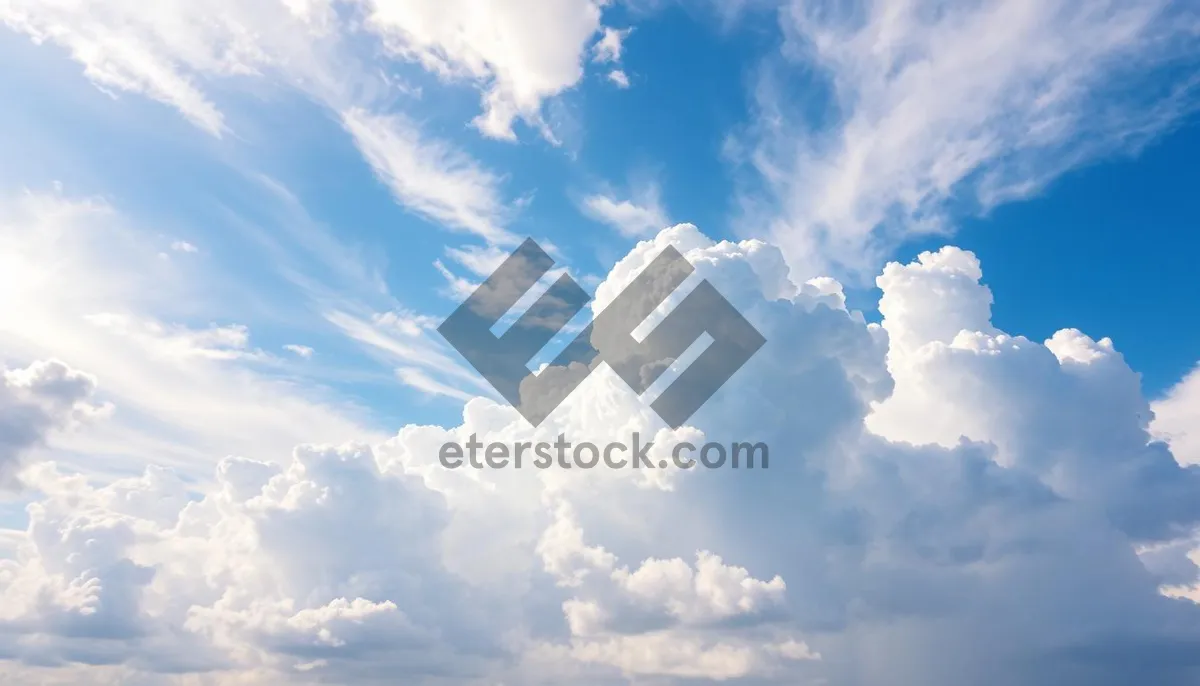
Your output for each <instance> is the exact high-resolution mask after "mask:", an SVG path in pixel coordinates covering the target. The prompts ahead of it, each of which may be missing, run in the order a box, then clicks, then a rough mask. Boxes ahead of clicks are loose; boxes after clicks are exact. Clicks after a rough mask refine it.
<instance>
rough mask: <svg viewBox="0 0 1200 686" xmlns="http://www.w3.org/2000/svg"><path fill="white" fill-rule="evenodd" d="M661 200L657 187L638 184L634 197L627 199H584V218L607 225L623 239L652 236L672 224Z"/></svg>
mask: <svg viewBox="0 0 1200 686" xmlns="http://www.w3.org/2000/svg"><path fill="white" fill-rule="evenodd" d="M660 196H661V193H660V191H659V188H658V184H656V183H646V184H639V186H638V187H637V188H636V189H635V190H634V192H633V196H632V197H630V198H626V199H622V198H618V197H616V196H614V195H612V194H605V193H595V194H592V195H588V196H586V197H584V198H583V200H582V202H581V209H582V210H583V212H584V214H586V215H588V216H589V217H592V218H593V219H596V220H598V221H601V222H604V223H605V224H608V225H609V226H611V227H613V228H614V229H616V230H617V231H619V232H620V233H621V235H623V236H629V237H643V236H650V235H653V234H655V233H657V232H659V231H661V230H662V229H664V228H665V227H667V226H668V225H670V223H671V220H670V219H669V218H668V217H667V212H666V210H665V209H664V208H663V206H662V198H661V197H660Z"/></svg>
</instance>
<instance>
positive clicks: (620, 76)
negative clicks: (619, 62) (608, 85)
mask: <svg viewBox="0 0 1200 686" xmlns="http://www.w3.org/2000/svg"><path fill="white" fill-rule="evenodd" d="M608 80H609V81H612V82H613V83H615V84H617V87H618V88H629V76H628V75H627V74H626V73H625V72H624V70H621V69H614V70H612V71H610V72H608Z"/></svg>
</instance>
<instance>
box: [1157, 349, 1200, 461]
mask: <svg viewBox="0 0 1200 686" xmlns="http://www.w3.org/2000/svg"><path fill="white" fill-rule="evenodd" d="M1150 407H1151V409H1152V410H1153V411H1154V421H1152V422H1151V423H1150V428H1151V430H1152V431H1153V432H1154V435H1155V437H1156V438H1158V439H1160V440H1163V441H1166V442H1167V444H1168V445H1170V446H1171V452H1172V453H1173V454H1174V455H1175V457H1176V458H1178V459H1179V461H1180V462H1183V463H1184V464H1189V465H1194V464H1200V368H1197V369H1193V370H1192V372H1191V373H1190V374H1188V375H1187V376H1185V377H1184V378H1183V380H1182V381H1180V382H1179V383H1178V384H1176V385H1175V386H1174V387H1172V388H1171V390H1169V391H1167V394H1166V396H1164V397H1163V398H1160V399H1158V400H1156V401H1155V402H1154V403H1152V404H1151V406H1150Z"/></svg>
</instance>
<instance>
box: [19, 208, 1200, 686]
mask: <svg viewBox="0 0 1200 686" xmlns="http://www.w3.org/2000/svg"><path fill="white" fill-rule="evenodd" d="M667 244H672V245H675V246H676V247H678V248H679V249H680V250H681V251H683V252H684V253H685V254H686V255H687V256H688V258H689V260H691V261H692V262H693V264H695V265H696V268H697V271H698V272H699V276H701V277H702V278H706V279H709V280H711V281H712V282H713V284H714V285H715V286H716V287H717V288H718V289H719V290H720V291H721V292H722V293H723V294H725V295H726V296H727V297H728V298H730V300H731V301H732V302H733V303H735V304H736V305H737V306H738V307H739V309H740V310H741V311H742V312H743V313H745V315H746V316H747V317H748V318H749V319H750V320H751V321H753V322H754V323H755V325H756V326H757V327H759V328H760V329H761V330H762V331H763V333H764V335H765V336H766V338H767V341H768V343H767V345H766V346H765V347H764V348H763V349H762V350H760V351H759V353H758V354H757V355H756V356H755V357H754V358H753V359H751V361H750V362H749V363H748V364H747V365H746V366H745V367H744V368H743V369H742V370H741V372H739V373H738V374H737V375H736V376H734V377H733V378H732V379H731V380H730V381H729V382H728V384H727V385H726V386H725V387H724V388H723V389H722V391H721V392H720V393H718V394H717V395H716V396H715V397H714V398H713V399H712V400H711V401H710V402H709V403H708V404H707V405H706V406H705V407H704V408H703V409H702V410H701V411H700V413H698V414H697V415H696V416H695V417H693V421H692V423H693V424H694V426H690V427H683V428H681V429H680V430H678V431H675V432H672V431H670V430H667V429H665V428H663V427H662V425H661V423H660V422H659V421H658V420H657V419H656V418H655V416H654V414H653V413H652V412H651V411H650V410H649V409H648V408H647V407H646V406H645V405H644V403H643V402H642V399H640V398H638V397H636V396H635V395H634V394H633V393H632V392H631V391H630V390H629V389H628V388H627V387H626V386H625V385H624V384H623V382H621V381H620V379H619V378H617V377H616V376H615V375H614V374H612V373H611V372H610V371H608V370H607V369H605V368H603V367H602V368H601V369H598V370H597V371H596V372H595V373H593V374H592V375H591V376H590V377H589V378H588V379H587V381H585V382H584V384H583V386H581V387H580V388H579V390H578V391H577V392H576V394H575V395H573V396H572V397H571V398H570V399H569V400H568V401H567V402H566V403H564V405H563V406H562V407H560V408H559V410H558V411H556V412H555V413H554V414H552V415H551V416H550V417H549V418H548V419H547V420H546V422H545V423H544V424H543V425H541V426H539V427H538V428H537V429H531V428H530V427H529V425H528V424H527V423H526V422H525V421H524V420H523V419H522V418H521V417H520V416H519V414H518V413H517V412H516V411H515V410H513V409H512V408H511V407H508V406H506V405H504V404H501V403H498V402H495V401H492V400H487V399H482V398H476V399H472V400H470V401H469V402H468V403H466V406H465V407H464V409H463V417H462V422H461V423H460V424H458V425H456V426H450V427H442V426H425V425H408V426H405V427H403V428H402V429H401V430H400V431H399V432H398V433H397V434H396V435H395V436H394V437H393V438H391V439H389V440H386V441H372V442H373V443H374V444H375V445H374V446H372V447H368V446H367V445H362V444H347V445H343V446H341V447H337V448H333V447H327V446H311V445H310V446H302V447H300V448H297V449H296V450H295V451H294V452H293V453H292V455H291V457H290V458H287V457H286V454H283V455H281V454H279V453H277V452H274V451H273V450H272V449H271V446H269V445H263V446H260V449H259V450H258V451H256V454H250V455H248V456H247V457H245V458H226V459H223V460H221V461H220V462H219V463H217V465H216V469H215V477H214V478H211V479H208V480H202V481H200V482H193V481H185V480H182V479H179V478H177V477H175V476H174V475H172V474H171V473H170V472H169V471H164V470H159V469H154V468H151V469H149V470H148V471H147V472H146V473H145V474H144V475H143V476H141V477H136V478H126V479H121V480H117V481H111V480H109V481H107V482H106V483H101V482H98V481H89V480H86V479H83V478H80V477H77V476H72V475H70V474H68V473H66V470H64V469H63V468H61V467H58V468H56V467H55V466H53V465H50V464H35V465H33V466H31V467H28V468H27V469H26V470H25V473H24V474H25V477H26V482H27V483H28V484H30V487H31V488H33V489H36V492H37V500H36V502H35V503H34V504H33V505H31V507H30V509H29V519H30V521H29V526H28V528H27V530H26V531H25V532H9V533H8V534H6V535H5V536H3V537H2V538H0V541H4V545H6V546H8V547H10V548H14V550H12V551H11V552H12V554H10V555H7V556H0V557H2V558H3V560H2V561H0V634H2V635H3V636H4V638H5V640H0V646H3V648H0V651H3V652H2V653H0V654H2V656H3V659H4V660H5V661H4V662H0V678H3V679H6V680H9V681H12V680H19V679H24V680H30V679H34V680H37V681H38V682H46V683H54V681H55V680H60V681H62V682H65V683H102V682H103V680H105V679H108V680H113V681H115V682H118V683H137V682H145V683H164V684H165V683H177V682H179V681H180V680H187V679H193V680H195V679H200V680H205V679H207V680H208V681H209V682H211V683H214V684H219V685H223V684H235V683H236V684H263V685H264V686H265V685H266V684H273V683H280V682H287V683H299V684H304V683H329V682H336V683H354V684H359V683H361V684H374V683H381V684H382V683H394V682H395V681H397V680H401V681H403V682H404V683H414V684H435V683H445V682H451V683H521V684H535V685H536V684H560V683H597V684H601V683H625V682H629V681H633V680H651V681H654V682H656V683H664V684H674V683H688V680H689V679H691V680H700V679H707V680H728V681H736V680H747V681H750V680H753V681H756V682H757V683H772V684H795V683H814V682H815V683H821V682H824V683H837V684H842V683H851V684H863V685H864V686H873V685H876V684H879V685H884V684H895V683H905V684H908V683H913V684H918V683H919V684H925V685H928V686H957V685H958V684H963V683H972V684H978V685H979V686H1001V685H1003V684H1012V683H1021V684H1026V685H1028V686H1050V685H1051V684H1061V683H1063V681H1064V679H1066V680H1068V681H1071V682H1079V683H1089V684H1098V685H1104V686H1107V685H1109V684H1112V685H1113V686H1116V685H1117V684H1127V683H1162V684H1173V683H1179V684H1184V683H1192V682H1194V680H1195V677H1196V675H1197V669H1198V668H1200V664H1197V661H1196V660H1194V659H1193V658H1191V657H1190V656H1191V655H1192V654H1193V653H1194V652H1195V651H1194V650H1193V648H1195V647H1196V646H1200V607H1197V606H1196V605H1194V604H1192V603H1191V602H1190V601H1186V600H1183V601H1180V600H1174V599H1170V598H1167V597H1165V596H1164V595H1162V594H1160V593H1159V592H1157V590H1156V589H1157V588H1158V587H1159V586H1167V585H1174V586H1176V587H1182V588H1187V587H1189V586H1190V585H1192V584H1195V583H1196V581H1197V580H1198V579H1200V568H1198V567H1197V566H1196V564H1195V563H1194V562H1192V561H1191V560H1190V559H1189V558H1188V553H1189V551H1191V549H1192V548H1195V547H1196V544H1195V543H1194V542H1193V541H1192V539H1191V533H1192V532H1193V531H1194V530H1195V529H1196V526H1197V524H1198V523H1200V509H1198V508H1197V506H1196V505H1195V503H1200V498H1198V497H1197V496H1198V495H1200V483H1198V482H1197V480H1196V472H1195V471H1194V469H1189V468H1183V467H1180V466H1179V465H1178V464H1177V463H1176V462H1175V461H1174V460H1173V459H1172V456H1171V454H1170V453H1169V452H1168V451H1167V450H1166V449H1165V448H1164V447H1163V446H1162V445H1161V444H1156V443H1152V442H1151V441H1150V436H1149V433H1148V432H1147V429H1146V426H1145V424H1146V420H1147V419H1148V414H1149V413H1148V410H1147V408H1148V405H1147V403H1146V402H1145V400H1144V399H1143V398H1142V397H1141V395H1140V390H1139V388H1138V379H1137V376H1136V374H1134V373H1133V371H1132V370H1130V369H1129V368H1128V366H1126V365H1125V363H1124V361H1123V360H1122V359H1121V357H1120V355H1119V354H1118V353H1117V352H1116V351H1115V346H1114V345H1113V344H1111V343H1110V342H1108V341H1094V340H1092V339H1090V338H1087V337H1086V336H1085V335H1083V334H1081V333H1079V332H1076V331H1072V330H1069V329H1068V330H1064V331H1062V332H1059V333H1058V334H1056V335H1055V336H1054V337H1052V338H1051V339H1050V340H1048V341H1046V342H1044V343H1036V342H1033V341H1029V340H1027V339H1024V338H1021V337H1019V336H1009V335H1008V334H1005V333H1003V332H1001V331H999V330H998V329H997V328H996V327H995V326H994V325H993V324H992V323H991V320H990V314H989V312H988V308H989V307H990V303H991V297H992V296H991V293H990V292H988V291H987V290H986V288H985V287H983V286H982V285H981V284H980V278H981V276H982V269H981V267H980V265H979V263H978V261H977V260H976V259H975V258H974V256H973V255H971V254H969V253H966V252H963V251H958V250H954V249H946V250H943V251H939V252H936V253H929V254H926V255H923V256H921V258H920V259H919V260H918V261H916V262H914V263H913V264H908V265H891V266H889V267H888V268H887V269H886V270H885V271H884V274H883V275H882V276H881V277H880V279H879V285H880V287H881V288H882V290H883V292H884V296H883V298H884V302H883V305H882V309H883V311H884V312H883V313H884V322H883V324H882V325H876V324H869V323H867V322H866V321H864V319H863V317H862V316H861V315H860V314H858V313H855V312H850V311H847V310H846V308H845V302H844V298H843V297H842V295H841V289H840V287H839V286H838V285H837V284H836V282H832V281H830V280H819V281H815V282H813V283H804V284H799V283H792V282H790V281H789V280H788V278H787V270H786V267H785V263H784V259H783V256H782V254H781V252H780V251H779V250H778V249H776V248H774V247H772V246H770V245H768V244H766V243H763V242H761V241H745V242H741V243H732V242H723V243H715V242H713V241H710V240H708V239H707V238H705V237H704V236H703V235H701V234H700V233H699V232H698V231H697V230H696V229H695V228H694V227H690V226H686V225H684V226H677V227H673V228H671V229H668V230H666V231H663V232H661V233H660V234H659V235H657V236H656V237H654V238H652V239H650V240H646V241H643V242H642V243H640V244H638V246H637V247H635V248H634V249H633V250H632V251H631V253H630V254H629V255H628V256H626V257H625V258H624V259H623V260H621V261H620V262H619V263H618V264H617V265H616V266H615V267H614V268H613V270H612V271H611V272H610V274H609V275H608V277H607V279H606V280H605V283H603V284H601V286H600V288H599V289H598V293H597V300H598V301H600V304H601V305H602V304H603V302H606V301H607V300H610V299H611V297H612V294H613V293H614V292H616V291H618V290H619V289H620V288H622V287H623V286H624V285H625V284H627V283H628V282H629V280H631V279H632V278H633V277H634V276H635V275H636V274H637V273H638V272H639V271H640V270H641V268H642V267H644V266H645V265H646V264H648V263H649V262H650V260H651V259H653V257H654V256H656V255H657V254H658V252H659V251H660V250H661V249H662V248H663V247H664V246H665V245H667ZM1001 296H1002V294H1001ZM393 319H394V321H391V322H390V323H389V322H384V321H375V322H372V323H371V325H370V326H369V330H380V329H384V328H390V329H392V332H391V333H390V334H389V338H388V339H387V340H392V341H393V342H392V343H388V342H387V340H381V341H378V343H379V344H380V347H381V348H382V347H386V346H388V345H392V346H401V347H400V348H399V349H398V350H397V351H396V354H398V355H403V356H407V357H414V356H417V355H427V354H429V353H428V352H427V351H425V349H424V348H421V347H420V345H419V344H418V343H417V342H416V340H417V339H419V338H420V336H421V335H422V331H424V328H425V327H424V324H423V323H422V322H421V321H420V319H419V318H414V317H412V316H402V315H401V314H400V313H397V315H396V316H395V317H394V318H393ZM343 323H344V324H346V325H347V326H354V324H353V322H350V321H343ZM359 334H360V335H363V336H366V335H367V334H366V333H365V332H364V331H359ZM423 368H424V367H422V369H423ZM213 369H217V368H215V367H206V369H205V370H206V371H210V372H211V371H212V370H213ZM103 376H104V377H105V378H107V377H108V376H109V374H108V373H105V374H104V375H103ZM179 381H181V380H180V379H177V378H167V379H163V380H162V383H166V384H169V385H170V387H171V388H172V390H173V391H174V392H175V393H176V394H177V395H188V394H190V392H191V391H192V390H193V389H194V388H195V387H196V384H197V383H198V382H199V381H200V379H189V380H186V381H187V383H179ZM104 384H105V382H104V379H102V380H101V388H104V387H105V385H104ZM156 400H157V401H158V402H159V403H167V402H169V398H167V397H165V396H156ZM117 409H118V414H119V413H121V412H123V411H124V407H123V406H122V405H121V404H120V403H118V408H117ZM237 409H238V411H239V412H245V411H246V409H247V407H246V405H244V404H242V405H239V406H238V408H237ZM912 416H920V417H922V418H934V419H935V420H936V421H930V422H928V423H926V422H924V421H922V422H914V421H912V420H911V419H909V418H910V417H912ZM264 418H266V417H264V416H262V415H259V416H256V417H254V419H257V420H261V419H264ZM305 419H307V420H309V421H312V417H311V416H308V417H305ZM213 425H214V426H219V423H214V424H213ZM314 428H315V427H314ZM868 429H870V430H868ZM635 430H636V431H639V432H641V434H642V436H643V437H648V438H652V439H653V440H654V441H655V443H656V445H655V449H654V450H655V451H658V452H655V453H653V458H654V459H657V458H658V457H659V456H660V455H661V456H666V453H665V452H663V451H666V450H669V446H670V445H671V443H672V442H673V441H674V440H680V439H685V440H689V441H692V442H693V443H694V442H697V441H705V440H720V441H728V440H730V439H736V440H755V441H760V440H761V441H763V442H765V443H767V444H768V445H769V446H771V450H772V455H771V466H770V468H769V469H766V470H762V469H759V470H737V471H734V470H732V469H724V470H716V471H706V470H691V471H679V470H662V471H660V470H645V469H642V470H635V469H624V470H609V469H596V470H577V469H575V470H564V469H552V470H546V471H539V470H536V469H532V468H528V466H527V467H526V469H523V470H515V469H489V470H475V469H458V470H447V469H443V468H441V467H440V466H439V465H438V462H437V459H438V458H437V456H438V452H439V449H440V446H441V445H442V444H443V443H444V442H446V441H448V440H456V441H459V442H465V441H466V440H467V439H468V438H469V437H470V436H471V435H472V434H475V435H476V436H478V437H480V438H483V439H484V440H485V441H508V442H516V441H536V440H549V441H553V440H554V438H555V437H556V436H557V435H558V434H560V433H563V434H565V435H566V436H567V437H568V439H569V440H571V441H572V442H578V441H583V440H591V441H596V442H607V441H611V440H620V439H623V438H625V437H627V436H628V435H629V433H630V432H632V431H635ZM223 433H225V432H223ZM225 435H228V434H227V433H225ZM964 436H965V437H966V439H967V440H965V441H964V440H962V438H961V437H964ZM898 438H904V439H906V440H909V441H914V442H915V443H908V442H898V441H897V442H893V441H892V440H889V439H898ZM280 458H283V460H282V464H271V463H269V462H267V460H275V459H280ZM1195 556H1196V555H1194V554H1193V557H1195ZM1175 595H1177V596H1186V593H1175ZM1164 655H1170V656H1173V657H1172V658H1171V659H1166V658H1165V657H1161V656H1164ZM56 664H62V665H63V666H62V667H58V668H56V669H50V668H49V667H47V665H56ZM78 664H84V665H89V667H88V669H87V670H83V671H81V670H79V669H76V668H75V667H74V666H73V665H78ZM92 665H94V666H92ZM202 672H203V676H202V675H201V673H202ZM71 679H74V681H70V680H71Z"/></svg>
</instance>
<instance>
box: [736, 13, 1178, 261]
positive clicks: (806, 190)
mask: <svg viewBox="0 0 1200 686" xmlns="http://www.w3.org/2000/svg"><path fill="white" fill-rule="evenodd" d="M779 17H780V25H781V27H782V30H783V32H784V35H785V39H786V40H785V44H784V48H783V58H782V59H781V60H779V61H777V62H772V63H770V64H769V65H768V66H767V67H766V68H765V69H764V70H763V75H762V77H761V78H760V80H759V82H758V84H757V87H756V90H755V94H754V96H755V106H756V108H757V111H758V117H757V122H756V124H754V125H753V126H752V128H751V130H750V132H749V134H748V135H747V136H743V137H740V138H735V139H733V140H732V141H731V144H730V147H729V149H730V152H731V153H732V155H733V157H734V158H735V159H737V160H740V161H742V162H745V163H747V164H748V165H749V166H750V167H751V168H753V169H754V170H755V172H756V173H757V176H758V178H759V179H760V180H761V181H762V182H763V184H762V185H763V187H764V188H765V192H763V193H751V194H749V195H747V196H746V197H745V198H744V200H745V209H746V214H747V222H748V225H752V226H753V227H754V228H755V230H756V231H757V232H759V233H761V230H762V227H763V226H764V225H766V226H769V227H770V229H769V233H770V235H771V236H772V237H773V238H774V239H775V240H776V241H778V243H779V244H780V246H781V247H782V248H783V249H784V251H785V253H786V254H787V255H788V258H789V262H790V263H791V264H792V266H793V267H798V268H800V269H801V270H802V271H803V272H804V273H815V272H817V271H819V270H820V269H822V268H823V267H825V266H833V267H834V268H836V269H839V270H841V271H843V272H846V273H850V272H853V273H855V274H859V273H862V271H863V270H870V269H873V268H875V267H877V266H878V264H879V263H880V262H881V261H882V259H883V257H884V256H885V255H886V254H887V252H888V250H889V249H890V248H892V247H894V246H895V244H896V243H897V242H898V241H902V240H904V239H905V238H906V237H910V236H914V235H920V234H930V233H936V232H946V231H949V230H950V227H951V222H950V221H949V220H948V219H947V214H948V213H947V209H948V207H949V206H951V205H952V204H954V203H955V202H956V201H959V200H966V201H968V203H969V204H971V205H973V206H974V209H975V210H976V211H986V210H987V209H989V208H990V207H992V206H994V205H996V204H998V203H1001V202H1005V201H1008V200H1013V199H1019V198H1023V197H1028V196H1030V195H1033V194H1035V193H1037V192H1039V191H1040V190H1041V189H1042V188H1044V187H1045V185H1046V184H1047V183H1049V182H1050V181H1052V180H1053V179H1055V178H1056V177H1058V176H1059V175H1061V174H1062V173H1064V172H1066V171H1068V170H1070V169H1072V168H1074V167H1077V166H1079V165H1081V164H1084V163H1086V162H1087V161H1089V160H1093V159H1096V158H1097V157H1101V156H1105V155H1110V154H1116V153H1125V152H1136V151H1137V150H1139V149H1140V147H1141V146H1143V145H1144V144H1145V143H1146V142H1147V141H1149V140H1152V139H1154V138H1155V137H1156V136H1157V135H1159V134H1161V133H1162V132H1164V131H1166V130H1169V129H1170V128H1171V126H1172V125H1173V124H1174V123H1176V122H1177V121H1179V120H1180V118H1181V117H1183V116H1184V115H1186V114H1187V113H1188V112H1190V111H1191V110H1192V109H1193V108H1194V106H1195V104H1196V102H1197V98H1196V86H1197V85H1198V80H1197V79H1196V77H1195V76H1194V74H1195V72H1194V70H1190V69H1178V70H1176V71H1175V72H1170V71H1169V70H1167V69H1165V68H1168V67H1171V66H1173V65H1174V66H1180V65H1182V66H1186V65H1188V64H1193V65H1194V63H1195V62H1196V60H1197V59H1200V48H1197V42H1196V40H1195V38H1196V36H1197V35H1198V33H1200V12H1197V10H1196V7H1195V5H1189V4H1188V3H1175V2H1169V1H1168V0H1148V1H1146V2H1138V3H1129V2H1120V1H1118V0H1101V1H1100V2H1089V3H1078V2H1070V1H1069V0H971V1H969V2H961V3H953V4H948V3H942V2H935V1H933V0H928V1H926V0H912V1H907V2H882V1H879V0H863V1H859V2H851V3H835V2H827V1H819V2H801V1H800V0H795V1H793V2H789V3H786V4H784V5H782V6H781V8H780V10H779ZM796 70H803V72H804V73H805V74H808V75H809V78H811V81H810V83H811V85H812V87H811V88H808V89H805V90H804V92H803V96H802V98H803V100H802V101H798V94H797V92H796V90H795V86H794V85H785V83H786V82H785V79H784V76H785V75H787V78H789V79H793V77H794V76H795V74H796V73H798V72H797V71H796ZM1152 76H1157V77H1159V79H1160V80H1159V81H1158V82H1155V83H1154V85H1153V86H1149V85H1147V84H1148V83H1150V82H1151V81H1152V79H1151V77H1152ZM802 78H803V77H802ZM1164 82H1165V83H1166V84H1167V85H1166V87H1161V86H1162V85H1163V83H1164ZM790 83H792V84H794V83H795V81H794V79H793V80H792V81H791V82H790ZM822 91H824V92H825V93H827V95H828V100H829V107H828V108H827V110H826V111H825V112H823V113H821V114H820V115H819V116H813V114H812V112H813V110H812V102H813V94H814V93H820V92H822Z"/></svg>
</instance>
